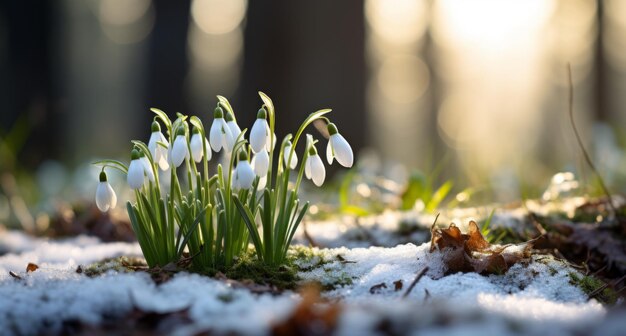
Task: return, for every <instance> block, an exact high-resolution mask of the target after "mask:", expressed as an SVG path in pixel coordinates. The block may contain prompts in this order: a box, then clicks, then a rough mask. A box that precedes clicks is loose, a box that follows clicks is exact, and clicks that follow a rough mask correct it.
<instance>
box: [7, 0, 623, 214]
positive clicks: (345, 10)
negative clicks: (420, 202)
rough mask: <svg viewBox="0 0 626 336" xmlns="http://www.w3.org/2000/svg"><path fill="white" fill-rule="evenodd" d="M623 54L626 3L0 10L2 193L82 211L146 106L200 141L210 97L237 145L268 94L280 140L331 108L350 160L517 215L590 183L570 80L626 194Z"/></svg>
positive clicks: (234, 3) (223, 2)
mask: <svg viewBox="0 0 626 336" xmlns="http://www.w3.org/2000/svg"><path fill="white" fill-rule="evenodd" d="M625 50H626V1H621V0H612V1H609V0H606V1H596V0H523V1H522V0H520V1H515V0H510V1H503V0H474V1H467V0H441V1H426V0H366V1H332V0H320V1H288V0H277V1H246V0H192V1H167V0H86V1H79V0H62V1H52V0H47V1H45V0H40V1H28V0H25V1H3V2H2V4H1V5H0V109H1V110H2V112H1V114H0V141H1V143H0V169H1V170H2V173H3V176H4V177H3V178H2V181H3V182H2V183H3V190H4V193H5V194H10V192H7V190H11V188H12V187H11V185H12V183H13V182H11V181H12V180H7V178H6V174H7V173H12V174H13V175H17V176H18V179H17V181H20V179H19V175H20V174H22V173H23V174H28V175H29V176H33V178H32V179H24V180H23V181H31V182H23V183H32V185H38V186H39V188H41V192H42V193H44V194H49V195H56V194H58V193H59V191H60V190H61V189H63V188H65V186H67V185H71V186H72V188H74V189H75V190H77V191H81V190H84V191H85V193H86V195H90V193H93V190H94V189H93V188H95V177H94V176H95V175H94V172H93V170H94V169H93V168H90V167H89V162H91V161H92V160H94V159H95V158H101V157H113V158H119V159H121V160H124V161H128V157H127V156H128V152H129V150H130V143H129V140H131V139H144V140H147V138H148V135H149V132H150V127H149V125H150V124H149V122H150V120H151V118H152V114H151V113H150V112H149V110H148V109H149V107H159V108H161V109H163V110H164V111H166V112H168V113H169V114H170V116H172V115H174V113H175V112H182V113H185V114H196V115H199V116H200V117H201V118H202V119H203V121H204V122H205V124H208V123H209V122H210V121H211V120H212V115H211V114H212V110H213V108H214V106H215V104H216V99H215V95H217V94H220V95H224V96H226V97H228V98H229V99H230V100H231V102H232V104H233V106H234V108H235V111H236V112H237V113H238V115H237V117H238V119H239V123H240V125H241V126H242V128H244V127H250V125H252V123H253V121H254V118H255V114H256V111H257V109H258V108H259V106H260V100H259V99H258V96H257V94H256V92H257V91H259V90H262V91H264V92H266V93H268V94H269V95H270V97H272V98H273V99H274V101H275V104H276V106H277V110H278V114H279V116H280V119H279V122H278V127H279V128H278V133H279V136H283V135H284V134H285V133H286V132H288V131H293V130H294V128H295V127H297V125H298V124H299V122H300V121H301V120H303V119H304V118H305V116H306V115H308V114H309V113H311V112H313V111H315V110H317V109H320V108H326V107H330V108H333V110H334V112H333V117H332V118H333V120H334V121H336V123H337V124H338V126H339V127H340V131H341V132H342V134H344V136H345V137H346V138H347V139H348V140H349V141H350V143H351V144H352V145H353V148H354V149H355V152H356V153H357V160H358V159H359V158H367V159H368V162H369V163H370V164H372V162H377V163H374V165H376V166H377V167H378V169H379V170H381V171H389V172H396V171H397V172H398V174H400V175H402V174H404V175H405V176H406V175H408V174H407V171H410V170H411V169H420V170H422V171H424V172H426V173H428V172H430V171H432V170H433V169H435V167H436V166H437V165H440V166H443V172H442V174H441V176H443V177H442V178H446V179H453V180H454V181H455V183H456V185H457V186H459V187H467V186H483V185H490V186H491V187H492V188H493V189H494V196H495V197H496V199H500V200H512V199H519V198H520V197H521V196H522V195H523V190H524V189H525V188H532V187H537V188H545V187H546V186H547V183H549V180H550V177H551V176H552V175H553V174H555V173H556V172H558V171H563V170H570V171H575V172H577V174H578V176H579V177H580V176H581V175H582V178H584V177H585V174H587V175H588V174H589V172H588V171H587V172H585V170H583V169H582V167H583V164H582V158H581V154H580V152H579V150H578V148H577V147H576V145H575V139H574V137H573V133H572V131H571V128H570V127H569V120H568V119H567V73H566V64H567V63H571V66H572V70H573V78H574V87H575V115H576V118H577V121H578V123H579V127H580V128H581V131H582V134H583V138H584V139H583V140H584V141H585V143H586V144H588V146H589V148H590V150H591V152H592V153H593V156H594V159H595V160H596V162H597V164H598V166H599V168H600V170H601V171H602V172H603V173H604V174H605V177H606V178H607V182H608V183H609V184H610V185H612V186H613V187H615V186H622V189H621V191H624V189H623V185H624V181H625V180H626V177H625V176H624V175H625V174H626V172H625V171H624V169H620V167H625V166H626V158H625V154H624V144H625V141H626V137H625V135H626V134H625V131H626V127H625V126H626V94H625V93H626V52H625ZM322 144H323V145H325V142H323V143H322ZM372 153H376V154H375V155H372ZM397 167H405V168H402V169H399V170H398V169H397ZM96 171H97V169H96ZM96 173H97V172H96ZM87 177H89V179H87ZM400 179H401V178H400ZM617 191H620V190H617ZM3 197H5V196H3ZM90 197H91V196H90ZM2 204H7V201H6V197H5V201H3V202H0V208H4V207H5V206H4V205H2ZM0 210H2V209H0ZM0 212H2V211H0Z"/></svg>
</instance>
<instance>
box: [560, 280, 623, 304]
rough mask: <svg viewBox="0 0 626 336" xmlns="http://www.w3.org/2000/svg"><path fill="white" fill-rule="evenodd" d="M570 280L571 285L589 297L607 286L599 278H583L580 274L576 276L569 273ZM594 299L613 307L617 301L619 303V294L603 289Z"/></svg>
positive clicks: (608, 288) (609, 289) (610, 289)
mask: <svg viewBox="0 0 626 336" xmlns="http://www.w3.org/2000/svg"><path fill="white" fill-rule="evenodd" d="M569 278H570V284H572V285H574V286H577V287H578V288H580V289H581V290H582V291H583V292H585V294H587V295H590V294H591V293H593V292H595V291H596V290H598V289H599V288H601V287H603V286H604V285H605V283H604V281H602V280H600V279H598V278H595V277H593V276H582V277H581V276H580V275H579V274H576V273H574V272H570V273H569ZM594 297H595V298H596V299H597V300H598V301H600V302H602V303H604V304H610V305H612V304H615V301H617V293H615V291H614V290H613V289H612V288H610V287H607V288H605V289H603V290H602V291H600V293H598V294H596V295H595V296H594Z"/></svg>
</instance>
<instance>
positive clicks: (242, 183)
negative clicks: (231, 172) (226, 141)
mask: <svg viewBox="0 0 626 336" xmlns="http://www.w3.org/2000/svg"><path fill="white" fill-rule="evenodd" d="M255 177H256V176H255V175H254V170H253V169H252V166H251V165H250V162H248V154H246V152H245V151H241V152H239V162H238V163H237V167H236V168H235V180H236V181H237V186H238V187H239V188H241V189H250V187H252V183H253V182H254V179H255Z"/></svg>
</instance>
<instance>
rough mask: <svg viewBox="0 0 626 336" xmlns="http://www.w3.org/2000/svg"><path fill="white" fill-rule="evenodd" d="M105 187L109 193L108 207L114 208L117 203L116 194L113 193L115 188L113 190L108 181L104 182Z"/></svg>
mask: <svg viewBox="0 0 626 336" xmlns="http://www.w3.org/2000/svg"><path fill="white" fill-rule="evenodd" d="M106 187H107V191H108V194H109V209H115V206H116V205H117V195H116V194H115V190H113V187H111V185H110V184H109V183H108V182H106Z"/></svg>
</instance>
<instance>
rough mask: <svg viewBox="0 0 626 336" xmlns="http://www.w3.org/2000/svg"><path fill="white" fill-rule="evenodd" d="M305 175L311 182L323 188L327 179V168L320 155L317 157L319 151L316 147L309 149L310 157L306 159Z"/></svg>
mask: <svg viewBox="0 0 626 336" xmlns="http://www.w3.org/2000/svg"><path fill="white" fill-rule="evenodd" d="M304 175H305V176H306V178H308V179H309V180H313V183H315V185H316V186H318V187H321V186H322V184H323V183H324V179H325V178H326V168H324V162H322V159H321V158H320V156H319V155H317V149H316V148H315V146H311V147H310V149H309V157H307V158H306V162H305V163H304Z"/></svg>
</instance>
